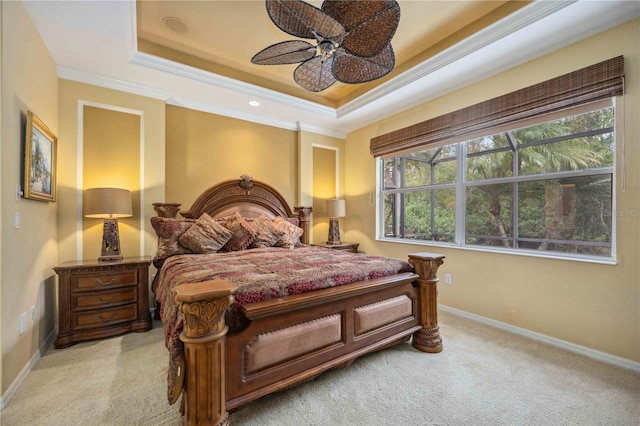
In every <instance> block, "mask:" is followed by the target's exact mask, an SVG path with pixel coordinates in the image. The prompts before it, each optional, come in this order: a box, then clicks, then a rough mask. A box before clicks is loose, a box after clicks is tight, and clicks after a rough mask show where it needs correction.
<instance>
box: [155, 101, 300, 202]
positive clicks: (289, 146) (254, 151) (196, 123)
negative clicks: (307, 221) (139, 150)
mask: <svg viewBox="0 0 640 426" xmlns="http://www.w3.org/2000/svg"><path fill="white" fill-rule="evenodd" d="M166 123H167V124H166V126H167V141H166V157H167V163H166V170H167V173H166V201H167V202H173V203H181V204H182V207H181V209H182V210H187V209H189V208H190V207H191V205H192V204H193V202H194V201H195V200H196V198H197V197H198V195H200V194H201V193H202V192H203V191H204V190H205V189H207V188H208V187H210V186H212V185H214V184H216V183H218V182H220V181H223V180H227V179H237V178H239V177H240V176H241V175H243V174H248V175H251V176H253V178H254V179H256V180H259V181H262V182H265V183H268V184H269V185H272V186H273V187H275V188H277V189H278V190H279V191H280V193H281V194H282V196H283V197H284V198H285V200H286V201H287V202H288V203H289V205H293V204H294V203H295V201H296V194H297V193H298V184H297V162H296V158H297V143H296V132H294V131H291V130H285V129H279V128H275V127H270V126H265V125H262V124H255V123H250V122H248V121H243V120H238V119H234V118H228V117H223V116H220V115H214V114H209V113H205V112H199V111H193V110H189V109H185V108H180V107H175V106H167V122H166Z"/></svg>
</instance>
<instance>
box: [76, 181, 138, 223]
mask: <svg viewBox="0 0 640 426" xmlns="http://www.w3.org/2000/svg"><path fill="white" fill-rule="evenodd" d="M84 216H85V217H91V218H96V219H112V218H120V217H130V216H133V208H132V206H131V191H129V190H128V189H120V188H90V189H87V190H86V191H85V192H84Z"/></svg>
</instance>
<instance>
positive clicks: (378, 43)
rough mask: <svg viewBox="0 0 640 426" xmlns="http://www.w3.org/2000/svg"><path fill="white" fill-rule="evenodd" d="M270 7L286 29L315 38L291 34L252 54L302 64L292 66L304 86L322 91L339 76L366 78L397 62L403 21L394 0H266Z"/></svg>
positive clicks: (259, 59)
mask: <svg viewBox="0 0 640 426" xmlns="http://www.w3.org/2000/svg"><path fill="white" fill-rule="evenodd" d="M266 7H267V13H268V15H269V17H270V18H271V20H272V21H273V23H274V24H275V25H276V26H277V27H278V28H280V29H281V30H282V31H284V32H286V33H288V34H291V35H293V36H295V37H299V38H305V39H312V40H315V44H312V43H309V42H306V41H302V40H290V41H283V42H280V43H276V44H273V45H271V46H269V47H267V48H265V49H263V50H261V51H260V52H258V53H257V54H255V55H254V56H253V58H251V62H252V63H254V64H257V65H283V64H295V63H300V62H301V64H300V65H299V66H298V67H297V68H296V69H295V71H294V72H293V78H294V80H295V81H296V83H298V84H299V85H300V86H302V87H303V88H305V89H306V90H309V91H311V92H320V91H322V90H324V89H326V88H328V87H330V86H331V85H332V84H333V83H335V82H336V81H340V82H342V83H348V84H358V83H365V82H367V81H372V80H376V79H378V78H381V77H384V76H385V75H387V74H389V73H390V72H391V70H393V67H394V66H395V55H394V53H393V48H392V47H391V39H392V38H393V35H394V34H395V32H396V29H397V28H398V24H399V22H400V6H399V5H398V2H397V1H395V0H377V1H366V0H365V1H346V0H339V1H335V0H325V1H324V2H323V3H322V7H321V8H320V9H318V8H317V7H315V6H312V5H310V4H308V3H305V2H304V1H301V0H267V1H266Z"/></svg>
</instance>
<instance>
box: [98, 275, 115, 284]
mask: <svg viewBox="0 0 640 426" xmlns="http://www.w3.org/2000/svg"><path fill="white" fill-rule="evenodd" d="M96 282H97V283H98V284H100V285H112V284H115V283H116V277H113V278H111V281H109V282H107V283H105V282H104V281H102V280H101V279H100V278H96Z"/></svg>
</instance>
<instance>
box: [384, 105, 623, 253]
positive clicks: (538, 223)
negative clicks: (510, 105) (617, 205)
mask: <svg viewBox="0 0 640 426" xmlns="http://www.w3.org/2000/svg"><path fill="white" fill-rule="evenodd" d="M611 104H612V102H611V101H610V100H608V101H606V106H604V107H603V105H602V102H601V103H599V104H597V106H592V107H591V108H588V107H587V108H585V107H584V106H582V107H580V108H581V109H573V110H570V111H569V112H567V113H565V116H560V117H559V118H558V117H556V118H554V119H551V120H549V119H547V120H548V121H544V122H540V121H541V119H538V122H535V121H534V122H533V124H529V125H527V126H525V127H520V128H513V129H511V130H504V129H500V131H499V132H495V133H493V132H491V131H490V130H489V131H487V135H486V136H482V137H477V138H473V139H469V140H466V141H464V142H459V143H454V144H449V145H444V146H440V147H435V148H428V149H424V150H420V151H415V152H410V153H404V154H402V155H397V156H395V157H391V158H386V159H384V160H382V161H380V165H381V167H382V170H381V173H380V175H381V177H382V182H381V189H382V190H381V193H382V194H381V195H382V197H381V200H382V203H381V204H382V206H381V214H382V218H381V221H380V222H381V232H380V233H381V235H382V237H383V238H387V239H401V240H420V241H431V242H440V243H450V244H455V245H459V246H472V247H485V248H494V249H501V250H516V251H535V252H538V253H540V252H544V253H563V254H565V255H569V256H577V257H584V256H587V257H611V256H612V255H613V252H612V235H613V221H612V215H611V212H612V211H613V199H612V197H613V188H614V187H613V180H614V154H615V139H614V108H613V106H612V105H611Z"/></svg>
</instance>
